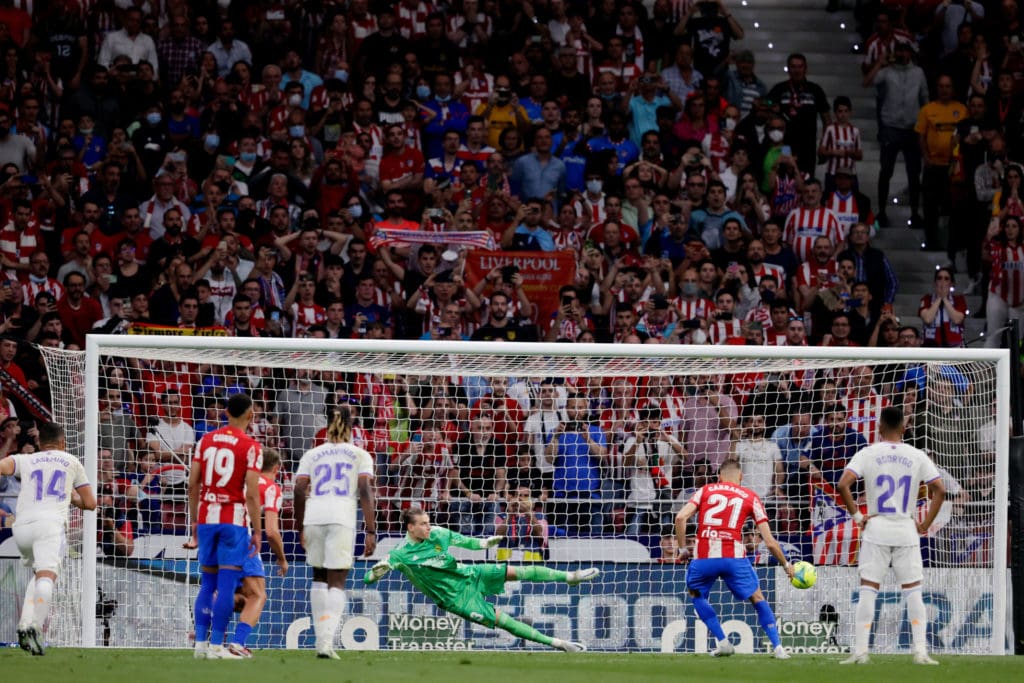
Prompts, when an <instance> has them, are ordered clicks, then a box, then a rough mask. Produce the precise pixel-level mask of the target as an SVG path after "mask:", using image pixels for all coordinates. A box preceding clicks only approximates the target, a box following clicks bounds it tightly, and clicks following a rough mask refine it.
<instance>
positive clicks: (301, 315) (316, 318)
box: [291, 301, 327, 337]
mask: <svg viewBox="0 0 1024 683" xmlns="http://www.w3.org/2000/svg"><path fill="white" fill-rule="evenodd" d="M291 312H292V320H293V321H294V326H295V329H294V334H293V335H292V336H294V337H302V336H305V334H306V332H308V331H309V328H310V327H312V326H313V325H323V324H324V323H326V322H327V309H326V308H324V307H323V306H321V305H319V304H313V305H311V306H304V305H303V304H302V303H301V302H299V301H296V302H295V303H293V304H292V311H291Z"/></svg>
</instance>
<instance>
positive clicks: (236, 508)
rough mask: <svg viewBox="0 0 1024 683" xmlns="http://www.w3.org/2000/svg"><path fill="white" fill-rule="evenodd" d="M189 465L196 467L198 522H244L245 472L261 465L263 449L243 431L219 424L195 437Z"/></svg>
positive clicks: (239, 523)
mask: <svg viewBox="0 0 1024 683" xmlns="http://www.w3.org/2000/svg"><path fill="white" fill-rule="evenodd" d="M192 467H198V468H200V470H199V482H200V487H199V520H198V522H199V524H234V525H235V526H248V524H249V518H248V515H247V514H246V510H245V475H246V472H259V471H260V470H261V469H262V468H263V449H262V448H261V447H260V445H259V444H258V443H257V442H256V441H255V440H254V439H253V438H252V437H251V436H249V435H247V434H246V433H245V432H243V431H241V430H238V429H235V428H234V427H222V428H220V429H217V430H215V431H212V432H210V433H209V434H206V435H205V436H203V438H202V439H200V440H199V444H198V445H197V446H196V451H195V455H193V456H192Z"/></svg>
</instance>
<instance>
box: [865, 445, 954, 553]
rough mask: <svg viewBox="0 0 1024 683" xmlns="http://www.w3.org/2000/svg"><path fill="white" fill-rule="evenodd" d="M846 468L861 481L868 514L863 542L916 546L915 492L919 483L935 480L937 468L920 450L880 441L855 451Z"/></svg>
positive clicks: (918, 487)
mask: <svg viewBox="0 0 1024 683" xmlns="http://www.w3.org/2000/svg"><path fill="white" fill-rule="evenodd" d="M846 469H848V470H850V471H851V472H853V473H854V474H856V475H857V476H858V477H860V478H862V479H863V480H864V490H865V493H866V494H867V499H868V514H869V515H871V520H870V521H869V522H868V524H867V526H866V527H865V529H864V536H863V538H864V540H865V541H870V542H872V543H877V544H879V545H913V546H916V545H917V544H918V534H917V523H916V522H915V521H914V513H915V511H916V509H917V493H918V491H919V490H920V488H921V483H922V482H923V483H926V484H927V483H928V482H931V481H934V480H936V479H938V478H939V470H938V468H936V467H935V464H934V463H933V462H932V461H931V459H929V458H928V456H927V455H926V454H925V453H924V451H921V450H918V449H917V448H914V447H913V446H908V445H907V444H905V443H898V442H893V441H880V442H878V443H875V444H872V445H871V446H868V447H867V448H862V449H861V450H860V451H858V452H857V454H856V455H855V456H853V458H852V459H851V460H850V462H849V464H847V465H846Z"/></svg>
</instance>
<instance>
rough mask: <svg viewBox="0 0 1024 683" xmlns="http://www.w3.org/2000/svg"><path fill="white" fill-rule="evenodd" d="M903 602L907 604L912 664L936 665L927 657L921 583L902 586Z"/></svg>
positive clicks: (924, 612)
mask: <svg viewBox="0 0 1024 683" xmlns="http://www.w3.org/2000/svg"><path fill="white" fill-rule="evenodd" d="M903 601H904V602H905V603H906V604H907V619H908V620H909V621H910V636H911V640H912V641H913V645H914V664H929V665H935V664H938V662H937V661H935V660H934V659H932V658H931V657H929V656H928V633H927V631H928V610H927V609H926V608H925V606H924V598H923V597H922V596H921V582H920V581H914V582H912V583H905V584H903Z"/></svg>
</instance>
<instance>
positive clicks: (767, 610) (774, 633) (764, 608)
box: [754, 600, 782, 648]
mask: <svg viewBox="0 0 1024 683" xmlns="http://www.w3.org/2000/svg"><path fill="white" fill-rule="evenodd" d="M754 609H755V610H756V611H757V623H759V624H761V628H763V629H764V632H765V633H767V634H768V640H770V641H771V643H772V648H776V647H778V646H779V645H781V644H782V641H780V640H779V627H778V626H776V625H775V613H774V612H772V606H771V605H769V604H768V601H767V600H762V601H761V602H759V603H756V604H755V605H754Z"/></svg>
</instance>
